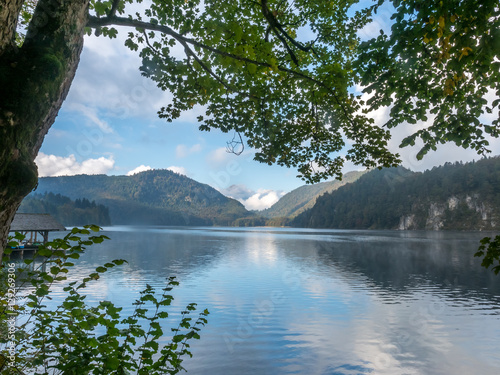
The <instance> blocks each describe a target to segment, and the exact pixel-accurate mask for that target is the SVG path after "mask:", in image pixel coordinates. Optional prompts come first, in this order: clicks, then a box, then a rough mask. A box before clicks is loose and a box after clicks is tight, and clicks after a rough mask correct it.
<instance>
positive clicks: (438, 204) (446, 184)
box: [291, 157, 500, 230]
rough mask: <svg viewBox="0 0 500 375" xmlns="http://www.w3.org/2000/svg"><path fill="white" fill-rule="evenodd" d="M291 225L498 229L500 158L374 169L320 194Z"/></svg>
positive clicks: (499, 213)
mask: <svg viewBox="0 0 500 375" xmlns="http://www.w3.org/2000/svg"><path fill="white" fill-rule="evenodd" d="M291 225H292V226H297V227H312V228H339V229H427V230H441V229H452V230H498V229H500V158H498V157H495V158H489V159H482V160H480V161H478V162H472V163H467V164H462V163H455V164H451V163H446V164H445V165H443V166H440V167H434V168H433V169H432V170H428V171H425V172H423V173H420V172H419V173H416V172H411V171H410V170H408V169H405V168H403V167H398V168H389V169H383V170H374V171H371V172H369V173H366V174H365V175H364V176H362V177H361V178H359V179H358V180H357V181H356V182H354V183H352V184H349V185H346V186H343V187H341V188H339V189H338V190H336V191H334V192H332V193H328V194H325V195H323V196H321V197H319V198H318V199H317V201H316V204H315V205H314V207H312V208H311V209H309V210H307V211H305V212H303V213H302V214H300V215H298V216H297V217H296V218H295V219H294V220H293V221H292V222H291Z"/></svg>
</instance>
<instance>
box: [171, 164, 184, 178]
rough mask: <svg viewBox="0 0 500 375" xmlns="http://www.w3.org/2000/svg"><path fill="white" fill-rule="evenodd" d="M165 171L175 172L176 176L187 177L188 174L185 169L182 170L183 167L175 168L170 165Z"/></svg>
mask: <svg viewBox="0 0 500 375" xmlns="http://www.w3.org/2000/svg"><path fill="white" fill-rule="evenodd" d="M167 170H169V171H172V172H175V173H178V174H182V175H184V176H187V174H188V173H187V170H186V168H184V167H176V166H175V165H172V166H171V167H168V168H167Z"/></svg>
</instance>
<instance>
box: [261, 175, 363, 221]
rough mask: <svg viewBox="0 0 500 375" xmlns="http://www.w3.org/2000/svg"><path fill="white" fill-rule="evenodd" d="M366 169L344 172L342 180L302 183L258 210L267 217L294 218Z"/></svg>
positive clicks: (355, 178) (357, 176)
mask: <svg viewBox="0 0 500 375" xmlns="http://www.w3.org/2000/svg"><path fill="white" fill-rule="evenodd" d="M365 173H366V171H362V172H361V171H353V172H348V173H346V174H344V176H343V178H342V181H338V180H334V181H326V182H321V183H319V184H314V185H304V186H301V187H299V188H297V189H295V190H292V191H291V192H289V193H287V194H285V195H284V196H283V197H281V199H280V200H279V201H278V202H276V203H275V204H273V205H272V206H271V207H269V208H268V209H265V210H263V211H260V212H258V213H259V214H260V215H262V216H265V217H268V218H277V217H289V218H294V217H295V216H297V215H299V214H300V213H302V212H304V211H305V210H307V209H309V208H312V207H313V206H314V203H316V199H317V198H318V197H319V196H321V195H323V194H325V193H330V192H332V191H334V190H337V189H338V188H339V187H341V186H344V185H345V184H348V183H351V182H354V181H356V180H357V179H358V178H360V177H361V176H362V175H363V174H365Z"/></svg>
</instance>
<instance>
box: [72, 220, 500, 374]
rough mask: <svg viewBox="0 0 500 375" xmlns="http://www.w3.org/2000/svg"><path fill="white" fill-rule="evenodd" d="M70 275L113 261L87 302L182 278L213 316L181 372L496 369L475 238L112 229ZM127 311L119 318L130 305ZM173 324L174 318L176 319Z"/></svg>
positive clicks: (491, 296) (489, 278)
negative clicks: (121, 261)
mask: <svg viewBox="0 0 500 375" xmlns="http://www.w3.org/2000/svg"><path fill="white" fill-rule="evenodd" d="M106 234H107V235H108V236H110V237H111V238H112V241H110V242H107V243H105V244H103V245H102V246H99V247H95V248H94V249H89V251H88V252H87V253H86V254H85V255H84V256H83V257H82V258H81V260H80V262H79V269H78V273H82V274H85V273H88V272H89V271H91V270H92V269H93V268H95V267H96V266H97V265H100V264H103V263H105V262H107V261H109V260H112V259H116V258H125V259H127V260H128V261H129V264H128V265H127V266H125V267H122V268H121V269H119V268H116V269H113V270H112V272H110V273H109V274H108V275H106V276H105V277H103V283H100V285H99V287H98V288H94V289H92V288H90V289H89V293H90V294H91V297H93V298H95V299H99V298H106V299H112V300H114V301H115V302H116V303H118V304H120V305H127V304H130V298H131V296H132V295H134V293H137V292H138V291H139V290H140V289H141V288H142V286H143V285H145V283H149V284H151V285H154V286H161V285H162V283H163V280H164V278H165V277H166V276H170V275H176V276H178V278H179V279H180V281H181V286H180V287H179V288H178V289H176V290H175V294H174V295H175V297H176V300H175V303H174V306H173V308H174V310H175V308H176V307H179V306H185V304H187V303H189V302H194V301H196V302H197V303H198V304H199V306H200V307H203V308H204V307H207V308H208V309H209V310H210V311H211V315H210V317H209V325H208V326H207V327H205V329H204V330H203V332H202V340H201V341H200V342H197V343H195V344H194V345H193V353H194V358H193V359H190V360H188V361H187V362H186V367H187V368H188V370H189V374H222V375H224V374H239V375H243V374H273V375H274V374H328V375H332V374H365V373H371V374H471V373H478V374H479V373H480V374H486V375H487V374H497V373H499V370H500V355H499V353H498V343H497V341H498V337H499V334H500V316H499V312H500V297H499V296H500V289H499V288H500V285H499V281H498V280H500V279H498V278H495V276H494V275H492V273H491V272H490V271H487V270H484V269H482V268H481V267H480V266H479V260H478V259H475V258H473V256H472V254H473V253H474V251H475V248H476V247H477V244H478V239H479V238H480V237H481V234H470V233H426V232H391V231H387V232H369V231H321V230H319V231H315V230H299V231H295V230H290V229H283V230H281V229H267V228H266V229H255V228H252V229H239V228H135V229H131V228H110V229H109V232H108V233H106ZM125 311H126V310H125ZM173 317H174V318H175V317H176V315H175V314H173Z"/></svg>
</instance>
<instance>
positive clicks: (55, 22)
mask: <svg viewBox="0 0 500 375" xmlns="http://www.w3.org/2000/svg"><path fill="white" fill-rule="evenodd" d="M18 3H20V1H19V0H15V1H10V0H0V7H1V8H0V25H2V26H0V29H1V30H0V43H3V44H2V45H0V259H1V256H2V255H3V250H4V249H5V245H6V240H7V234H8V231H9V228H10V224H11V222H12V219H13V218H14V214H15V212H16V210H17V208H18V207H19V205H20V204H21V201H22V200H23V198H24V197H25V196H26V195H27V194H29V193H30V192H31V191H32V190H33V189H34V188H35V186H36V184H37V180H38V173H37V168H36V165H35V163H34V160H35V157H36V155H37V154H38V150H39V149H40V147H41V145H42V142H43V139H44V137H45V135H46V134H47V132H48V130H49V128H50V127H51V126H52V124H53V123H54V120H55V118H56V116H57V113H58V112H59V109H60V108H61V105H62V103H63V101H64V99H65V98H66V95H67V93H68V90H69V87H70V85H71V82H72V80H73V77H74V75H75V72H76V68H77V66H78V62H79V58H80V53H81V51H82V48H83V34H84V28H85V24H86V22H87V17H88V0H39V1H38V4H37V7H36V9H35V12H34V14H33V19H32V21H31V22H30V25H29V27H28V31H27V35H26V39H25V41H24V43H23V45H22V46H21V47H20V48H17V47H16V46H15V45H14V44H13V40H14V34H13V32H12V30H15V22H16V20H17V15H16V17H14V16H13V12H17V14H19V11H20V7H19V6H17V8H16V7H15V6H14V5H15V4H17V5H19V4H18ZM7 8H8V10H7Z"/></svg>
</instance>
